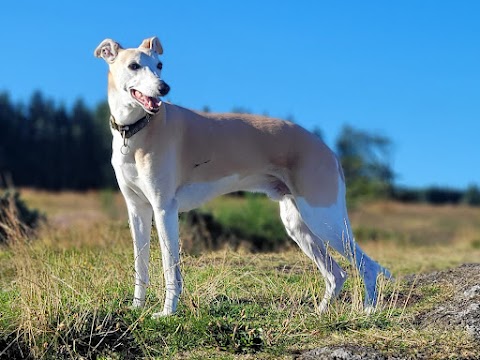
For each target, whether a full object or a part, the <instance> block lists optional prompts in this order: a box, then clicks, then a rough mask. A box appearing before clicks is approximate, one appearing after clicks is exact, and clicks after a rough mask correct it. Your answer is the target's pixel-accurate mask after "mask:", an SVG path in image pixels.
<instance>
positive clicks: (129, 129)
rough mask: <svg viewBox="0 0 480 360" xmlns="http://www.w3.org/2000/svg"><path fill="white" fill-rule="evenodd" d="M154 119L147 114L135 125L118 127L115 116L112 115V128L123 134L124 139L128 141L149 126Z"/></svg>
mask: <svg viewBox="0 0 480 360" xmlns="http://www.w3.org/2000/svg"><path fill="white" fill-rule="evenodd" d="M152 118H153V115H151V114H148V113H147V114H146V115H145V116H144V117H142V118H141V119H140V120H138V121H137V122H135V123H133V124H130V125H118V124H117V123H116V122H115V118H114V117H113V115H110V126H111V127H112V129H113V130H117V131H118V132H119V133H120V134H122V136H123V138H124V139H128V138H130V137H132V136H133V135H135V134H136V133H137V132H139V131H140V130H142V129H143V128H144V127H145V126H147V125H148V123H149V122H150V120H152Z"/></svg>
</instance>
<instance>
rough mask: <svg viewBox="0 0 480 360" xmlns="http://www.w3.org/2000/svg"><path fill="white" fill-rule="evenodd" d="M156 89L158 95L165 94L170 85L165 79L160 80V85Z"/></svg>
mask: <svg viewBox="0 0 480 360" xmlns="http://www.w3.org/2000/svg"><path fill="white" fill-rule="evenodd" d="M158 91H159V92H160V96H165V95H167V94H168V92H169V91H170V86H168V84H167V83H166V82H165V81H163V80H160V86H159V88H158Z"/></svg>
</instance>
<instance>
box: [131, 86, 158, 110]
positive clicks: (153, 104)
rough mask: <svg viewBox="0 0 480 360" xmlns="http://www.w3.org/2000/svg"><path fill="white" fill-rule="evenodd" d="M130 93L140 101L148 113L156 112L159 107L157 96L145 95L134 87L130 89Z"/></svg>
mask: <svg viewBox="0 0 480 360" xmlns="http://www.w3.org/2000/svg"><path fill="white" fill-rule="evenodd" d="M130 94H131V95H132V97H133V98H134V99H135V100H137V101H138V102H139V103H140V105H142V106H143V108H144V109H145V110H146V111H148V112H150V113H156V112H157V111H158V110H159V109H160V99H159V98H157V97H151V96H147V95H145V94H143V93H142V92H140V91H138V90H136V89H131V90H130Z"/></svg>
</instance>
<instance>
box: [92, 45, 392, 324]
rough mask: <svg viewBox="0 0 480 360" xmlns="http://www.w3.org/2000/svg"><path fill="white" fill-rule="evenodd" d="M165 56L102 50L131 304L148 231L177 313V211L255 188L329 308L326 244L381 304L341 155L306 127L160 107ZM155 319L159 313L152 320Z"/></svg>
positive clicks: (339, 280) (139, 302)
mask: <svg viewBox="0 0 480 360" xmlns="http://www.w3.org/2000/svg"><path fill="white" fill-rule="evenodd" d="M162 53H163V50H162V46H161V44H160V42H159V40H158V39H157V38H156V37H153V38H150V39H145V40H144V41H143V42H142V44H141V45H140V46H139V47H138V48H131V49H123V48H122V47H121V46H120V45H119V44H118V43H117V42H115V41H113V40H111V39H106V40H104V41H102V42H101V44H100V45H99V46H98V47H97V49H96V50H95V56H97V57H102V58H103V59H104V60H105V61H106V62H107V63H108V64H109V70H110V71H109V73H108V103H109V106H110V111H111V114H112V118H111V120H112V134H113V155H112V165H113V168H114V169H115V174H116V176H117V180H118V184H119V186H120V189H121V191H122V193H123V195H124V197H125V201H126V203H127V207H128V215H129V221H130V227H131V231H132V236H133V242H134V249H135V272H136V276H135V279H136V280H135V293H134V301H133V304H134V306H143V305H144V302H145V292H146V287H147V285H148V283H149V275H148V262H149V254H150V231H151V225H152V218H154V220H155V224H156V227H157V231H158V234H159V238H160V245H161V251H162V261H163V269H164V275H165V284H166V298H165V304H164V308H163V312H161V313H157V314H155V315H156V316H160V315H169V314H172V313H173V312H174V311H175V310H176V308H177V304H178V299H179V296H180V293H181V290H182V277H181V274H180V266H179V264H180V260H179V234H178V213H179V212H184V211H189V210H191V209H193V208H195V207H198V206H199V205H200V204H202V203H204V202H205V201H207V200H209V199H211V198H213V197H215V196H218V195H221V194H226V193H229V192H233V191H239V190H244V191H254V192H262V193H265V194H267V195H268V196H269V197H270V198H271V199H273V200H276V201H279V203H280V215H281V218H282V221H283V223H284V225H285V228H286V230H287V233H288V235H289V236H290V237H291V238H292V239H293V240H294V241H295V242H296V243H297V244H298V246H299V247H300V248H301V249H302V250H303V251H304V252H305V254H306V255H307V256H308V257H309V258H311V259H312V260H313V261H314V262H315V264H316V265H317V267H318V268H319V270H320V271H321V273H322V275H323V276H324V278H325V282H326V291H325V295H324V297H323V300H322V302H321V305H320V309H319V310H324V309H325V308H326V306H327V305H328V304H329V302H330V301H331V299H332V298H333V297H334V296H336V295H337V294H338V293H339V292H340V289H341V288H342V285H343V283H344V282H345V280H346V273H345V271H343V270H342V268H341V267H340V266H339V265H338V264H337V263H336V262H335V260H334V259H332V257H331V256H330V255H329V254H328V253H327V249H326V247H327V246H331V247H333V248H334V249H335V250H337V251H338V252H339V253H340V254H342V255H343V256H345V257H346V258H347V259H349V260H350V261H352V262H354V263H355V265H356V267H357V268H358V270H359V272H360V274H361V275H362V277H363V280H364V283H365V305H366V306H367V308H368V309H372V308H373V307H374V306H375V304H376V298H377V294H376V280H377V276H378V275H379V274H382V273H383V274H384V275H386V276H387V277H389V276H390V275H389V273H388V271H387V270H386V269H384V268H383V267H381V266H380V265H378V264H377V263H376V262H375V261H373V260H371V259H370V258H369V257H368V256H367V255H365V253H364V252H363V251H362V250H361V249H360V247H359V246H358V245H357V244H356V243H355V241H354V239H353V235H352V232H351V230H350V224H349V220H348V215H347V210H346V206H345V179H344V177H343V172H342V169H341V166H340V164H339V161H338V159H337V158H336V156H335V154H334V153H333V152H332V151H331V150H330V149H329V148H328V147H327V146H326V145H325V144H324V143H323V142H322V141H321V140H320V139H319V138H318V137H316V136H315V135H313V134H311V133H309V132H308V131H306V130H304V129H303V128H302V127H300V126H298V125H296V124H293V123H290V122H286V121H282V120H278V119H271V118H267V117H259V116H252V115H244V114H201V113H198V112H194V111H191V110H187V109H184V108H182V107H179V106H175V105H172V104H167V103H165V102H161V101H160V97H161V96H163V95H165V94H166V93H167V92H168V90H169V88H168V85H166V84H165V83H164V82H163V81H162V80H161V79H160V70H161V68H162V63H161V62H160V61H159V59H158V55H161V54H162ZM155 315H154V316H155Z"/></svg>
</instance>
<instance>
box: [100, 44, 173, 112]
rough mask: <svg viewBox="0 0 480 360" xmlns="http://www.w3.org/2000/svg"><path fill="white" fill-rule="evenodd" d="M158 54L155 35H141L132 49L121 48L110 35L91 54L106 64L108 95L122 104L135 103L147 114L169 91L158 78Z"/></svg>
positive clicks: (159, 62)
mask: <svg viewBox="0 0 480 360" xmlns="http://www.w3.org/2000/svg"><path fill="white" fill-rule="evenodd" d="M161 54H163V49H162V45H161V44H160V41H159V40H158V38H157V37H152V38H149V39H145V40H143V42H142V43H141V44H140V46H139V47H138V48H132V49H124V48H122V47H121V46H120V44H119V43H117V42H116V41H114V40H112V39H105V40H103V41H102V42H101V43H100V45H98V47H97V48H96V49H95V52H94V55H95V56H96V57H98V58H103V59H104V60H105V61H106V62H107V63H108V65H109V68H110V72H109V86H108V91H109V97H110V96H114V97H115V98H116V101H121V102H122V105H124V106H138V105H139V106H141V107H142V108H143V109H144V110H145V111H146V112H148V113H150V114H154V113H156V112H157V111H158V110H159V108H160V97H161V96H165V95H167V94H168V92H169V91H170V86H168V85H167V83H165V82H164V81H163V80H161V79H160V72H161V70H162V63H161V61H160V60H159V58H158V57H159V55H161ZM112 92H114V93H112Z"/></svg>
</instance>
